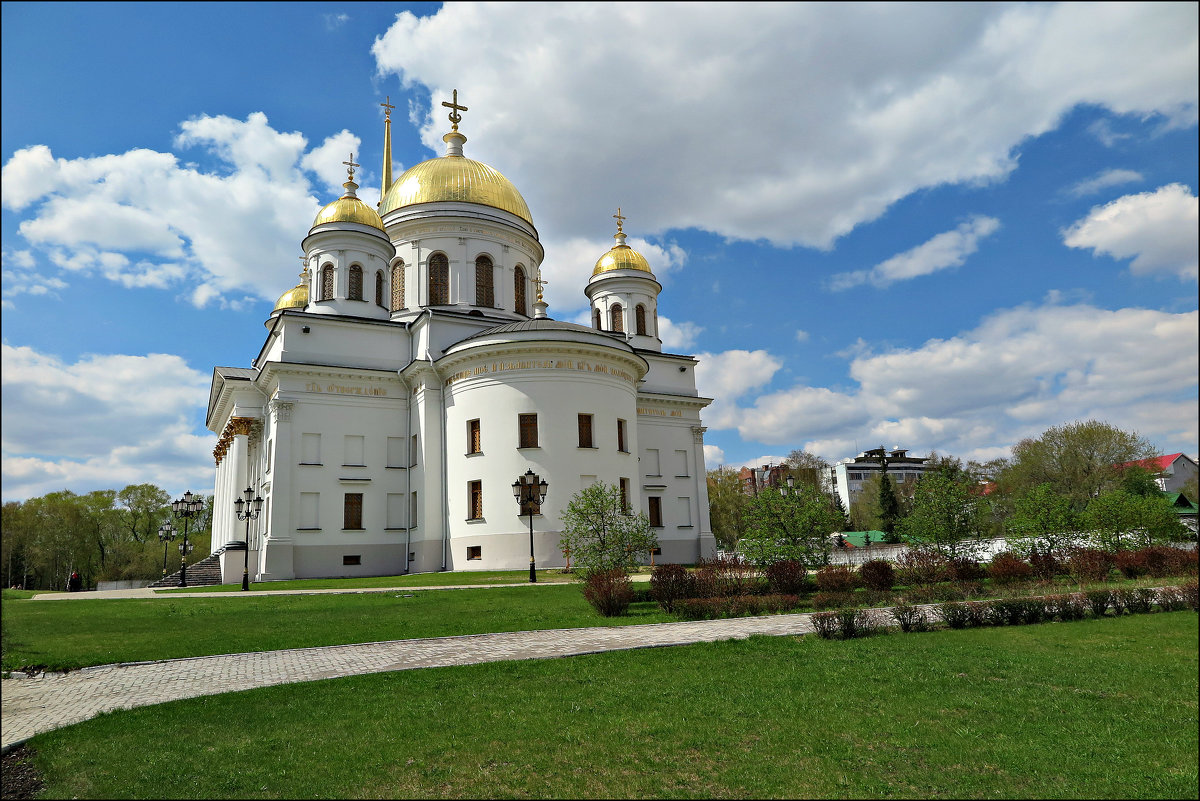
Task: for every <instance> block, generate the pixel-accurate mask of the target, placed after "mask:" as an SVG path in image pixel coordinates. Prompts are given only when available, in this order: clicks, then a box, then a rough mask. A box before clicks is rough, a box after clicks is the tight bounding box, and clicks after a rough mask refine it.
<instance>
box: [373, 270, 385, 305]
mask: <svg viewBox="0 0 1200 801" xmlns="http://www.w3.org/2000/svg"><path fill="white" fill-rule="evenodd" d="M375 305H376V306H382V305H383V270H376V271H375Z"/></svg>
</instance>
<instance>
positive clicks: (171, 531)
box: [158, 522, 179, 578]
mask: <svg viewBox="0 0 1200 801" xmlns="http://www.w3.org/2000/svg"><path fill="white" fill-rule="evenodd" d="M178 533H179V532H178V531H176V530H175V527H174V526H172V525H171V524H170V522H166V523H163V524H162V525H161V526H159V527H158V538H159V539H160V540H162V544H163V578H166V577H167V543H169V542H174V541H175V535H176V534H178Z"/></svg>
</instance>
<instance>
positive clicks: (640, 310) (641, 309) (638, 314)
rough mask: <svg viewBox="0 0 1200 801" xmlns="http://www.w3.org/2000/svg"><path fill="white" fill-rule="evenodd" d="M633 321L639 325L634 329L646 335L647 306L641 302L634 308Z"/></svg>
mask: <svg viewBox="0 0 1200 801" xmlns="http://www.w3.org/2000/svg"><path fill="white" fill-rule="evenodd" d="M633 322H634V325H635V326H637V327H636V328H635V329H634V330H635V331H636V332H637V333H638V334H640V335H641V336H646V307H645V306H643V305H642V304H640V303H639V304H638V305H637V308H636V309H634V310H633Z"/></svg>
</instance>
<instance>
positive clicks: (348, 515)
mask: <svg viewBox="0 0 1200 801" xmlns="http://www.w3.org/2000/svg"><path fill="white" fill-rule="evenodd" d="M362 501H363V496H362V493H361V492H347V493H346V501H345V505H344V507H343V514H342V528H344V529H346V530H347V531H361V530H362V527H363V525H362Z"/></svg>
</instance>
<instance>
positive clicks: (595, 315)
mask: <svg viewBox="0 0 1200 801" xmlns="http://www.w3.org/2000/svg"><path fill="white" fill-rule="evenodd" d="M592 328H595V329H596V330H597V331H599V330H600V310H599V309H595V310H593V311H592Z"/></svg>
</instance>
